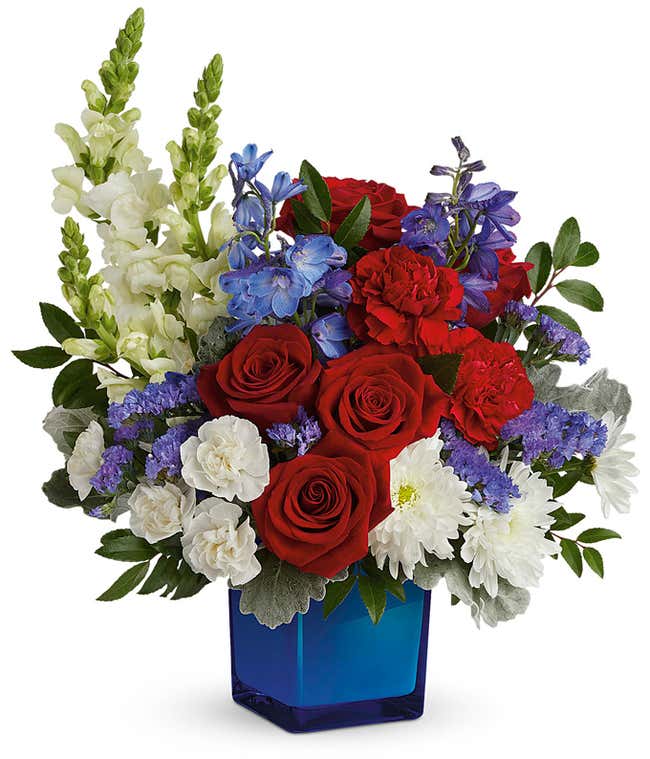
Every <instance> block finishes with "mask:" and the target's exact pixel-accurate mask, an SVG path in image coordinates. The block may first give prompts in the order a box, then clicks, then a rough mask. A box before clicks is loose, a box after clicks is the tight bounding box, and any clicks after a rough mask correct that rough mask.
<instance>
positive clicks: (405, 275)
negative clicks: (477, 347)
mask: <svg viewBox="0 0 650 759" xmlns="http://www.w3.org/2000/svg"><path fill="white" fill-rule="evenodd" d="M352 274H353V276H352V279H351V280H350V285H351V286H352V302H351V303H350V306H349V307H348V312H347V316H348V322H349V324H350V327H351V328H352V330H353V332H354V333H355V334H356V335H357V337H358V338H359V339H361V340H363V341H366V342H367V341H368V340H374V341H375V342H377V343H381V344H382V345H394V346H398V347H400V348H404V349H405V350H407V351H408V352H409V353H413V354H414V355H416V356H424V355H427V354H429V353H436V352H439V351H440V346H441V344H443V343H444V341H445V339H446V336H447V332H448V325H447V322H448V321H453V320H455V319H459V318H460V315H461V312H460V302H461V300H462V298H463V287H462V285H461V284H460V281H459V279H458V274H457V273H456V272H455V271H454V270H453V269H450V268H447V267H445V266H436V265H435V264H434V262H433V260H432V259H431V258H428V257H427V256H423V255H421V254H420V253H415V252H413V251H412V250H410V249H409V248H405V247H403V246H396V247H393V248H385V249H383V250H375V251H372V252H371V253H367V254H366V255H365V256H363V257H362V258H361V259H359V261H358V263H357V264H356V265H355V266H354V268H353V269H352Z"/></svg>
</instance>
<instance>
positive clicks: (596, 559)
mask: <svg viewBox="0 0 650 759" xmlns="http://www.w3.org/2000/svg"><path fill="white" fill-rule="evenodd" d="M582 556H583V558H584V560H585V563H586V564H587V566H588V567H589V568H590V569H591V570H592V571H593V572H595V573H596V574H597V575H598V577H601V578H602V577H604V576H605V566H604V564H603V557H602V555H601V553H600V551H598V550H596V549H595V548H590V547H587V548H584V549H583V551H582Z"/></svg>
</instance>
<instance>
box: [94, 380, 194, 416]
mask: <svg viewBox="0 0 650 759" xmlns="http://www.w3.org/2000/svg"><path fill="white" fill-rule="evenodd" d="M200 402H201V399H200V397H199V393H198V390H197V389H196V378H195V377H194V376H193V375H191V374H179V373H178V372H167V374H166V375H165V380H164V382H160V383H151V384H149V385H147V386H146V387H145V388H144V390H135V389H134V390H129V392H128V393H127V394H126V396H125V397H124V400H123V401H122V403H111V405H110V406H109V407H108V423H109V424H110V426H111V427H112V428H113V429H118V428H120V427H122V425H124V423H125V422H126V421H127V419H129V418H130V417H132V416H135V415H138V416H160V415H161V414H163V413H164V412H165V411H171V410H172V409H175V408H179V407H181V406H186V405H188V404H200Z"/></svg>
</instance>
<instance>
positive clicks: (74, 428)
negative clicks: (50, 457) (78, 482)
mask: <svg viewBox="0 0 650 759" xmlns="http://www.w3.org/2000/svg"><path fill="white" fill-rule="evenodd" d="M94 419H97V415H96V414H94V413H93V410H92V409H91V408H75V409H72V408H63V406H55V407H54V408H53V409H52V410H51V411H50V412H48V414H47V416H46V417H45V419H44V420H43V429H44V430H45V432H47V434H48V435H50V437H51V438H52V440H54V442H55V443H56V447H57V448H58V449H59V451H61V453H62V454H63V455H64V456H65V457H66V458H67V457H68V456H70V454H71V453H72V448H71V446H70V444H69V443H68V441H67V440H66V436H65V433H66V432H71V433H73V434H76V435H79V434H81V433H82V432H83V431H84V430H85V429H86V428H87V427H88V425H89V424H90V423H91V422H92V421H93V420H94Z"/></svg>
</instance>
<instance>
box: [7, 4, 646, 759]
mask: <svg viewBox="0 0 650 759" xmlns="http://www.w3.org/2000/svg"><path fill="white" fill-rule="evenodd" d="M134 3H135V0H132V2H131V1H129V2H124V1H123V0H113V1H112V2H111V3H95V2H92V3H91V2H80V1H79V2H72V1H70V0H68V1H64V0H61V1H60V2H56V3H36V2H28V1H27V0H25V2H22V3H11V4H9V5H8V6H7V7H6V8H5V9H4V12H3V40H2V46H1V47H0V55H1V56H2V64H1V67H0V71H1V75H2V110H3V118H2V122H1V126H0V128H1V129H2V141H1V143H0V144H1V145H2V151H1V153H0V160H1V162H2V164H1V165H2V175H1V180H0V191H1V192H2V196H3V197H2V201H3V202H2V210H3V217H2V219H3V223H2V262H1V264H0V271H1V273H2V309H3V314H2V351H1V353H0V355H1V356H2V365H3V369H4V370H3V372H2V383H3V388H2V395H1V396H0V398H2V422H3V424H2V445H3V451H4V452H3V458H2V461H3V478H2V489H3V498H2V501H3V503H2V515H3V519H2V524H3V539H2V549H1V551H0V555H1V556H2V579H1V582H2V593H1V595H0V609H1V610H2V626H1V630H0V635H2V638H3V640H2V644H1V646H0V651H1V652H2V658H3V663H2V675H1V677H2V691H3V694H4V697H5V699H6V703H5V704H4V706H3V707H2V711H1V713H2V717H3V722H4V723H5V726H4V728H3V729H2V731H1V732H0V735H1V736H2V741H3V743H6V744H7V746H6V748H5V751H4V752H3V753H4V755H5V756H7V757H11V758H12V759H14V758H18V757H34V756H45V755H47V756H51V757H59V756H60V757H67V758H68V759H76V758H77V757H88V756H93V757H95V758H96V759H100V758H103V757H128V758H130V757H144V756H147V757H148V756H156V757H159V758H160V759H162V758H163V757H172V756H174V757H177V756H197V757H198V756H205V757H215V756H237V757H248V756H253V755H255V756H270V757H287V756H299V755H305V756H306V755H309V756H313V757H321V756H336V755H338V756H348V755H349V756H354V755H361V753H362V752H363V753H365V752H369V754H370V755H371V756H379V757H392V756H414V755H415V756H417V755H422V756H449V755H454V756H461V757H462V756H469V755H479V756H485V757H498V759H508V758H509V757H520V756H528V757H538V756H539V757H541V756H560V757H564V756H570V755H573V754H574V752H575V753H576V754H577V752H580V754H579V755H582V756H585V755H586V756H591V757H608V756H610V755H612V753H613V752H617V753H619V754H620V755H622V756H639V755H640V754H642V753H643V752H644V748H643V746H644V745H645V741H646V739H645V735H646V720H647V707H648V703H647V689H646V683H647V681H648V677H649V676H650V672H649V669H648V628H647V621H648V612H647V608H648V600H647V593H648V580H647V575H648V560H647V558H646V556H647V551H648V535H649V534H650V518H649V516H648V509H647V491H646V492H645V493H644V489H643V484H644V483H643V479H642V478H641V479H640V480H639V485H640V486H641V493H640V494H639V496H638V498H637V499H636V500H635V503H634V508H633V513H632V514H631V515H629V516H626V517H621V516H616V517H614V518H612V519H611V520H610V523H609V525H608V526H610V527H612V528H614V529H618V530H620V531H622V532H623V533H624V537H625V539H624V540H623V541H616V542H611V543H608V544H603V553H604V555H605V563H606V579H605V581H604V582H603V581H601V580H599V579H598V578H596V577H595V576H594V575H592V574H591V573H589V572H588V573H587V575H585V577H583V578H582V579H581V580H578V579H577V578H576V577H575V576H573V575H572V573H571V572H570V570H569V569H568V567H567V566H566V565H564V563H563V562H550V561H549V562H548V566H547V572H546V575H545V577H544V578H543V584H542V586H541V587H540V588H539V589H538V590H537V591H535V592H534V594H533V603H532V605H531V608H530V610H529V611H528V613H527V614H526V615H525V616H524V617H523V618H520V619H517V620H516V621H514V622H512V623H509V624H506V625H504V626H501V627H499V628H497V629H496V630H491V629H483V630H481V631H480V632H479V631H477V630H476V629H475V628H474V626H473V624H472V622H471V621H470V619H469V615H468V612H467V610H466V609H465V608H464V607H457V608H454V609H452V608H450V606H449V601H448V598H447V596H446V593H444V592H442V591H440V592H438V593H437V594H435V595H434V600H433V605H432V616H431V634H430V644H429V674H428V690H427V708H426V712H425V715H424V717H423V718H422V719H420V720H419V721H416V722H405V723H401V724H393V725H387V726H376V727H367V728H356V729H352V730H346V731H334V732H330V733H322V734H316V735H311V736H289V735H287V734H285V733H283V732H282V731H281V730H279V729H278V728H276V727H274V726H273V725H271V724H269V723H267V722H264V721H263V720H261V719H259V718H257V717H256V716H255V715H253V714H251V713H249V712H246V711H245V710H243V709H241V708H239V707H237V706H235V705H234V703H233V702H232V701H231V700H230V697H229V685H230V683H229V676H230V673H229V653H228V639H227V634H228V630H227V618H226V591H225V588H224V586H223V585H215V586H212V587H209V588H207V589H206V590H204V591H203V592H202V593H201V594H200V595H199V596H198V597H196V598H194V599H192V600H190V601H181V602H178V603H170V602H169V601H167V600H162V599H158V598H156V597H147V598H142V597H133V598H127V599H126V600H124V601H121V602H118V603H115V604H100V603H97V602H95V601H94V600H93V599H94V598H95V597H96V596H97V595H98V594H99V593H100V592H101V591H103V590H104V589H105V588H106V587H107V586H108V585H109V584H110V583H111V582H112V581H113V580H114V578H115V577H116V576H117V574H119V572H120V571H121V570H122V569H123V567H122V566H121V565H116V564H115V563H113V562H109V561H107V560H105V559H102V558H99V557H97V556H95V555H94V554H93V550H94V549H95V547H96V546H97V545H98V538H99V535H100V534H101V533H102V531H103V530H104V529H105V527H106V525H105V524H100V523H97V522H95V521H93V520H90V519H86V518H84V517H83V516H82V515H81V514H80V513H79V512H77V511H74V510H71V511H62V510H58V509H56V508H55V507H53V506H51V505H49V504H48V503H47V502H46V500H45V498H44V497H43V496H42V494H41V493H40V484H41V482H42V481H43V480H45V479H47V477H48V476H49V473H50V472H51V470H53V469H55V468H58V467H59V466H60V465H61V463H60V459H59V455H58V454H57V452H56V450H55V448H54V446H53V444H52V443H51V442H50V441H49V439H48V438H47V437H46V436H45V435H44V434H43V433H41V432H40V430H39V427H40V422H41V419H42V417H43V416H44V414H45V412H46V411H47V410H48V393H49V388H50V384H51V381H52V380H53V378H54V374H55V370H50V371H47V372H38V371H36V370H30V369H28V368H27V367H23V366H21V365H19V364H18V362H16V361H15V360H14V359H13V358H12V357H10V356H9V355H8V351H9V349H10V348H28V347H32V346H34V345H39V344H43V343H45V344H47V343H49V342H51V340H50V339H49V336H47V334H46V332H45V330H44V328H43V327H42V325H41V324H40V318H39V314H38V308H37V301H38V300H45V301H52V302H56V303H59V304H61V298H60V296H59V293H58V284H57V279H56V275H55V272H56V268H57V253H58V251H59V249H60V243H59V238H58V227H59V224H60V221H61V220H60V219H58V218H56V216H55V214H54V213H53V212H52V211H50V209H49V203H50V198H51V190H52V186H53V181H52V178H51V176H50V173H49V171H50V168H51V167H53V166H56V165H61V164H63V163H67V162H68V160H69V159H68V155H67V152H66V149H65V148H64V146H63V144H61V143H59V141H58V139H57V138H56V137H55V136H54V134H53V131H52V127H53V125H54V123H55V122H57V121H67V122H70V123H74V124H75V125H76V124H78V114H79V113H80V111H81V108H82V102H83V97H82V93H81V91H80V90H79V83H80V82H81V80H82V79H83V78H86V77H93V78H95V72H96V69H97V67H98V65H99V63H100V62H101V60H102V59H103V57H104V56H105V54H106V53H107V51H108V50H109V49H110V47H111V44H112V42H113V39H114V37H115V33H116V31H117V29H118V26H119V25H120V23H121V22H122V21H123V20H124V18H126V16H127V15H128V12H130V11H131V10H132V9H133V7H134ZM644 5H645V4H644V3H641V2H639V3H636V2H632V1H631V0H618V2H615V3H611V2H606V3H600V2H584V3H582V2H569V1H568V0H565V2H561V3H554V2H550V1H549V0H546V2H544V3H524V2H500V1H499V0H491V2H478V3H471V2H466V3H460V2H456V3H442V2H422V3H419V2H414V1H409V0H400V2H397V3H396V2H380V1H379V0H374V1H373V2H351V1H350V0H347V1H346V2H338V1H335V0H329V2H319V3H316V2H306V1H305V0H302V2H295V3H292V2H281V1H275V2H269V1H268V0H267V1H266V2H252V1H251V0H249V1H248V2H246V3H243V2H236V1H235V0H231V1H230V2H226V1H225V0H222V1H220V2H219V1H217V0H213V1H212V2H193V1H192V0H183V1H182V2H176V3H169V2H160V1H159V2H155V3H154V2H149V3H148V7H147V8H146V12H147V26H146V30H145V40H144V47H143V49H142V51H141V54H140V55H139V61H140V65H141V74H140V77H139V79H138V87H137V92H136V95H135V97H134V99H133V101H132V102H133V104H134V105H137V106H139V107H141V108H142V110H143V112H144V118H143V121H142V124H141V129H140V132H141V137H142V140H141V144H142V147H143V148H144V150H145V153H146V154H148V155H151V156H153V158H154V165H159V166H164V167H165V171H166V172H167V167H168V164H167V160H166V154H165V152H164V145H165V143H166V142H167V141H168V140H169V139H170V138H178V135H179V133H180V130H181V128H182V126H183V125H184V118H185V115H184V114H185V110H186V108H187V107H188V106H189V104H190V100H191V92H192V88H193V87H194V84H195V82H196V78H197V76H198V74H199V72H200V70H201V69H202V67H203V65H204V64H205V63H207V61H208V60H209V59H210V57H211V55H212V54H213V53H214V52H216V51H220V52H222V54H223V55H224V59H225V66H226V78H225V84H224V88H223V97H222V99H221V105H222V106H223V115H222V119H221V124H222V130H221V136H222V138H223V139H224V142H225V145H224V148H223V153H222V154H221V157H222V159H224V158H225V156H226V155H227V154H228V153H230V152H231V151H233V150H235V149H239V148H240V147H241V146H242V145H243V144H244V143H246V142H248V141H257V142H258V143H259V144H260V146H261V147H263V148H265V149H266V148H267V147H273V148H274V149H275V151H276V153H275V157H274V161H273V163H272V164H271V169H270V171H271V170H280V169H288V170H289V171H293V172H295V171H296V169H297V167H298V165H299V162H300V160H301V159H302V158H304V157H309V159H310V160H311V161H312V162H313V163H314V164H315V165H316V166H317V167H319V168H320V170H321V171H322V172H323V173H324V174H333V175H338V176H355V177H361V178H373V179H377V180H382V181H386V182H389V183H390V184H393V185H394V186H396V187H397V188H399V190H400V191H403V192H405V193H406V195H407V197H408V199H409V200H410V201H411V202H418V201H421V200H422V199H423V196H424V193H425V192H426V191H427V190H429V189H436V188H440V187H441V183H442V182H444V180H440V179H437V180H436V179H434V178H433V177H430V176H429V174H428V170H429V168H430V165H431V164H432V163H433V162H434V161H435V162H442V163H444V162H445V161H447V160H451V159H452V158H453V154H452V148H451V145H450V144H449V137H451V136H452V135H455V134H462V135H463V137H464V138H465V140H466V142H467V143H468V145H469V146H470V148H471V149H472V152H473V155H474V157H475V158H482V159H484V160H485V161H486V163H487V164H488V168H489V172H488V173H486V174H485V177H486V178H489V179H494V180H496V181H498V182H500V183H501V185H502V186H503V187H505V188H508V189H510V188H512V189H518V190H520V195H519V196H518V198H517V201H516V207H517V208H518V209H519V211H520V212H521V215H522V222H521V224H520V226H519V227H518V234H519V236H520V243H519V246H518V250H519V252H520V255H521V256H523V255H525V252H526V250H528V247H529V246H530V245H531V244H532V243H534V242H536V241H537V240H539V239H552V238H553V237H554V236H555V233H556V230H557V228H558V226H559V224H560V223H561V222H562V221H563V220H564V219H565V218H566V217H567V216H569V215H575V216H577V218H578V219H579V221H580V223H581V227H582V230H583V239H589V240H592V241H593V242H595V243H596V244H597V245H598V247H599V249H600V251H601V255H602V259H601V263H600V264H599V265H598V266H597V267H596V268H595V269H593V270H582V271H583V272H584V273H585V274H587V273H588V274H589V275H591V277H592V278H593V280H594V282H595V283H596V284H597V285H598V286H600V288H601V289H602V291H603V293H604V295H605V300H606V311H605V314H595V315H594V314H589V313H586V312H581V309H578V308H577V307H575V310H574V314H576V315H579V317H580V321H581V324H582V326H583V331H584V332H585V334H586V336H587V337H588V339H589V341H590V342H591V345H592V350H593V360H592V364H591V367H592V368H593V370H595V369H597V368H598V367H600V366H602V365H607V366H609V367H610V368H611V370H612V373H613V374H614V376H616V377H619V378H621V379H623V380H624V381H627V382H628V383H629V386H630V388H631V390H632V392H633V395H634V398H635V401H636V405H635V407H634V410H633V413H632V416H631V418H630V428H631V429H632V430H633V431H635V432H636V433H637V434H638V435H639V440H638V441H637V449H638V453H639V456H638V461H637V463H638V464H639V465H640V466H642V467H643V466H645V467H647V466H648V456H647V453H648V447H647V435H642V434H641V433H643V432H644V431H645V430H646V429H647V426H648V422H649V421H650V420H649V419H648V405H647V400H646V399H647V386H648V382H647V369H644V364H646V365H647V344H648V337H647V334H648V325H647V318H645V317H646V313H647V305H648V298H649V290H648V283H649V281H650V280H649V275H650V269H649V266H648V250H647V248H648V241H647V232H646V229H647V204H648V192H647V182H646V179H645V175H646V173H647V155H648V145H647V136H648V126H649V125H648V118H647V112H646V106H647V94H648V87H647V73H648V67H647V64H648V58H647V39H646V33H647V29H648V21H649V20H650V19H649V18H648V15H647V9H645V8H644ZM167 177H169V173H168V172H167ZM96 250H98V248H97V247H96ZM578 276H580V274H578ZM578 312H581V313H578ZM5 367H6V368H5ZM572 368H573V367H572ZM588 370H589V367H588V368H586V369H581V370H580V371H577V370H576V371H573V372H571V373H570V379H572V380H573V379H576V378H578V377H583V378H584V377H586V376H587V372H588ZM646 482H647V478H646ZM569 505H570V507H571V509H573V510H580V509H583V510H586V511H587V512H588V514H589V516H590V519H591V520H592V524H594V525H602V523H603V519H602V517H601V516H599V506H598V503H597V500H596V498H595V496H594V494H593V492H591V491H585V492H582V491H581V492H579V493H575V494H574V497H573V498H572V499H571V500H570V502H569ZM325 666H326V664H325Z"/></svg>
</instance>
